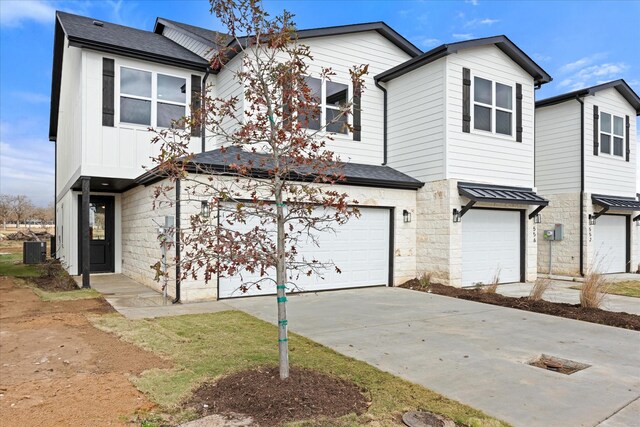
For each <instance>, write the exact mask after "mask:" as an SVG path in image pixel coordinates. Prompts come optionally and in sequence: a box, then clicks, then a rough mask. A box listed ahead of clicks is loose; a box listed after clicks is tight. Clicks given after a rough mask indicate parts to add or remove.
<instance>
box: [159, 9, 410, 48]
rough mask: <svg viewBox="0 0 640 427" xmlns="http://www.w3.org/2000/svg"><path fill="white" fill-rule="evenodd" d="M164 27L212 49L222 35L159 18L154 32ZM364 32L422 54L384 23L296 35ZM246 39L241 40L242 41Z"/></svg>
mask: <svg viewBox="0 0 640 427" xmlns="http://www.w3.org/2000/svg"><path fill="white" fill-rule="evenodd" d="M164 26H170V27H172V28H174V29H176V30H178V31H181V32H183V33H184V34H186V35H189V36H191V37H192V38H194V39H196V40H199V41H201V42H203V43H205V44H207V45H208V46H210V47H212V48H213V47H216V46H215V41H216V40H218V36H219V35H220V34H221V33H219V32H217V31H212V30H207V29H205V28H201V27H196V26H193V25H189V24H183V23H181V22H176V21H171V20H169V19H165V18H158V20H157V21H156V26H155V28H154V31H155V32H156V33H158V34H161V33H162V30H163V27H164ZM364 31H376V32H377V33H379V34H380V35H382V36H383V37H385V38H386V39H387V40H389V41H390V42H391V43H393V44H394V45H396V46H397V47H399V48H400V49H402V50H403V51H404V52H405V53H407V54H408V55H410V56H412V57H416V56H418V55H420V54H421V53H422V51H421V50H420V49H418V48H417V47H416V46H414V45H413V43H411V42H410V41H409V40H407V39H405V38H404V37H403V36H401V35H400V34H399V33H398V32H397V31H395V30H394V29H393V28H391V27H390V26H388V25H387V24H385V23H384V22H382V21H378V22H367V23H363V24H351V25H338V26H334V27H322V28H310V29H306V30H297V31H296V35H297V37H298V39H299V40H302V39H310V38H316V37H327V36H337V35H342V34H353V33H361V32H364ZM242 39H244V38H241V40H242ZM234 41H235V40H233V39H231V38H230V39H229V40H228V41H227V43H229V44H230V43H233V42H234Z"/></svg>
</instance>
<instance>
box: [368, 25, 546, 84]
mask: <svg viewBox="0 0 640 427" xmlns="http://www.w3.org/2000/svg"><path fill="white" fill-rule="evenodd" d="M487 45H495V46H496V47H497V48H498V49H500V50H501V51H502V52H504V53H505V55H507V56H508V57H509V58H511V59H512V60H513V61H514V62H515V63H516V64H518V65H519V66H520V67H522V69H524V70H525V71H526V72H527V73H529V74H530V75H531V77H533V78H534V80H535V83H536V84H538V85H542V84H545V83H549V82H550V81H551V80H552V78H551V76H550V75H549V74H548V73H547V72H546V71H545V70H543V69H542V67H540V66H539V65H538V64H536V63H535V61H534V60H533V59H531V58H530V57H529V56H528V55H527V54H526V53H524V52H523V51H522V50H521V49H520V48H519V47H518V46H516V45H515V43H513V42H512V41H511V40H509V38H508V37H507V36H494V37H486V38H482V39H475V40H466V41H461V42H456V43H449V44H443V45H441V46H438V47H436V48H433V49H431V50H430V51H428V52H425V53H423V54H422V55H420V56H417V57H415V58H413V59H410V60H408V61H406V62H404V63H402V64H400V65H398V66H396V67H393V68H391V69H390V70H387V71H385V72H384V73H381V74H378V75H377V76H376V77H375V79H376V81H380V82H388V81H389V80H393V79H395V78H396V77H400V76H402V75H403V74H406V73H408V72H410V71H413V70H415V69H417V68H420V67H422V66H423V65H426V64H429V63H431V62H433V61H436V60H438V59H440V58H443V57H445V56H448V55H451V54H452V53H457V52H458V51H459V50H462V49H469V48H473V47H478V46H487Z"/></svg>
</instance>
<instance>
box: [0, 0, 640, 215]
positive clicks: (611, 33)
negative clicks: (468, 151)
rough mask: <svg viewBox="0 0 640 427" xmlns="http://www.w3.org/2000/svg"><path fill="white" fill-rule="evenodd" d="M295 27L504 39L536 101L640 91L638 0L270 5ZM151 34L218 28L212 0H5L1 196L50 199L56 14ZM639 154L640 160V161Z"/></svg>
mask: <svg viewBox="0 0 640 427" xmlns="http://www.w3.org/2000/svg"><path fill="white" fill-rule="evenodd" d="M265 5H266V7H267V9H268V10H270V11H271V12H272V13H276V12H278V11H281V10H282V9H287V10H289V11H291V12H293V13H295V14H296V19H295V20H296V23H297V24H298V27H299V28H313V27H322V26H331V25H341V24H351V23H358V22H369V21H385V22H386V23H387V24H389V25H391V26H392V27H393V28H394V29H395V30H396V31H398V32H399V33H400V34H402V35H403V36H405V37H407V38H408V39H409V40H410V41H411V42H413V43H414V44H415V45H416V46H418V47H419V48H421V49H423V50H428V49H430V48H432V47H434V46H437V45H439V44H441V43H447V42H453V41H458V40H464V39H470V38H476V37H486V36H490V35H496V34H506V35H507V36H508V37H509V38H510V39H511V40H513V41H514V42H515V43H516V44H517V45H518V46H520V48H522V49H523V50H524V51H525V52H527V53H528V54H529V55H530V56H531V57H532V58H533V59H534V60H536V61H537V62H538V63H539V64H540V65H541V66H542V67H543V68H544V69H545V70H547V72H549V73H550V74H551V75H552V76H553V78H554V81H553V82H551V83H550V84H547V85H545V86H543V88H542V89H541V90H539V91H538V93H537V96H538V99H541V98H545V97H548V96H552V95H555V94H559V93H563V92H567V91H570V90H574V89H578V88H580V87H584V86H590V85H593V84H597V83H599V82H603V81H608V80H613V79H617V78H624V79H625V80H626V81H627V82H628V83H629V84H631V86H632V87H633V88H634V90H635V91H636V92H640V35H639V34H640V33H639V32H638V23H639V22H640V1H623V2H615V1H606V2H605V1H602V2H599V1H575V2H561V1H553V2H552V1H547V2H545V1H531V2H529V1H510V2H507V1H495V2H493V1H483V0H467V1H447V2H444V1H443V2H432V1H346V0H340V1H329V0H324V1H275V0H272V1H266V2H265ZM57 9H58V10H64V11H68V12H72V13H77V14H81V15H86V16H91V17H94V18H97V19H101V20H105V21H110V22H115V23H119V24H123V25H129V26H133V27H137V28H142V29H146V30H151V29H152V28H153V24H154V21H155V18H156V17H157V16H163V17H167V18H170V19H174V20H177V21H183V22H186V23H190V24H193V25H200V26H203V27H207V28H211V29H217V30H222V28H221V27H220V25H219V23H218V22H216V20H215V18H213V17H212V16H211V15H210V14H209V9H208V3H207V1H206V0H202V1H201V0H192V1H158V0H156V1H106V0H105V1H96V2H93V1H25V0H22V1H13V0H0V169H1V170H0V193H9V194H27V195H29V196H31V197H32V198H33V200H34V201H35V202H36V203H38V204H41V205H46V204H47V203H48V202H50V201H52V200H53V157H54V153H53V143H51V142H49V141H48V138H47V136H48V135H47V133H48V125H49V95H50V91H51V63H52V47H53V29H54V13H55V10H57ZM639 157H640V156H639Z"/></svg>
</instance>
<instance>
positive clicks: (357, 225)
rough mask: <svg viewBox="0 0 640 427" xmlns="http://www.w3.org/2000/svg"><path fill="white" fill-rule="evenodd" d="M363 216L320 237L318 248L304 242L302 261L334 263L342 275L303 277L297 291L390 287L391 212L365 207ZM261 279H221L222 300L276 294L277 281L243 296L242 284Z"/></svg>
mask: <svg viewBox="0 0 640 427" xmlns="http://www.w3.org/2000/svg"><path fill="white" fill-rule="evenodd" d="M360 213H361V216H360V218H351V219H350V220H349V221H348V222H347V223H346V224H343V225H340V226H336V227H335V233H334V232H323V233H318V234H317V235H316V236H317V238H318V243H319V245H318V246H317V245H315V244H314V243H313V240H312V239H304V241H302V242H300V244H299V245H298V253H299V254H300V257H299V260H302V257H305V258H306V259H307V260H311V259H316V260H318V261H320V262H333V263H335V265H336V266H337V267H338V268H339V269H340V270H341V271H342V273H338V272H336V271H335V268H333V267H329V268H328V269H325V270H323V271H322V273H321V276H322V277H318V276H317V275H315V274H313V275H311V276H307V275H306V274H303V273H301V274H300V275H299V276H298V277H297V278H296V277H294V278H293V280H292V281H294V282H296V285H297V288H294V289H295V291H307V292H308V291H322V290H330V289H342V288H353V287H362V286H374V285H387V284H388V280H389V279H388V278H389V238H390V236H389V224H390V210H389V209H375V208H362V207H361V208H360ZM250 226H251V224H247V225H246V226H242V225H237V227H241V228H238V229H239V230H240V231H244V230H248V229H249V228H250ZM274 229H275V227H274ZM294 274H295V273H294ZM269 277H273V278H275V269H274V270H273V271H269ZM257 279H259V277H258V276H257V275H247V274H243V275H242V277H239V276H236V277H221V278H220V282H219V297H220V298H229V297H241V296H249V295H251V296H253V295H269V294H275V293H276V288H275V283H273V281H268V282H264V283H263V285H261V289H257V288H256V287H252V288H251V289H250V290H249V292H247V293H241V292H240V291H239V290H238V288H239V286H240V284H241V283H243V282H244V283H250V282H252V281H255V280H257Z"/></svg>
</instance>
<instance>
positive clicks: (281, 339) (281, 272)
mask: <svg viewBox="0 0 640 427" xmlns="http://www.w3.org/2000/svg"><path fill="white" fill-rule="evenodd" d="M275 196H276V213H277V218H276V223H277V227H278V242H277V248H276V251H277V254H276V289H277V296H278V297H277V298H278V357H279V362H280V379H283V380H285V379H287V378H289V337H288V331H287V329H288V328H287V323H288V321H287V297H286V288H285V285H286V283H287V275H286V268H285V239H284V205H283V203H282V187H281V186H280V185H276V194H275Z"/></svg>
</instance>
